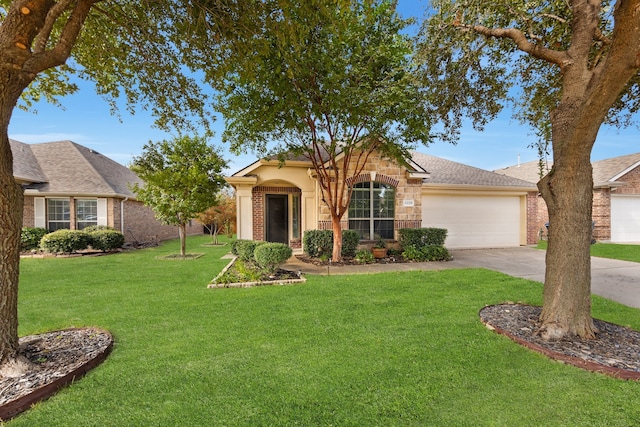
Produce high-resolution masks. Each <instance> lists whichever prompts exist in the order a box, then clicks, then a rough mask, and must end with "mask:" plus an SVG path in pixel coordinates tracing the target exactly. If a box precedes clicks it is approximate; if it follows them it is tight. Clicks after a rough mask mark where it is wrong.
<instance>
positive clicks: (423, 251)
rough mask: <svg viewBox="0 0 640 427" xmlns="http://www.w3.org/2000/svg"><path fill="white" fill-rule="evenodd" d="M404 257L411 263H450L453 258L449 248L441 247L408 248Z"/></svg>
mask: <svg viewBox="0 0 640 427" xmlns="http://www.w3.org/2000/svg"><path fill="white" fill-rule="evenodd" d="M402 256H403V257H404V258H405V259H407V260H409V261H418V262H424V261H448V260H449V259H450V258H451V255H450V254H449V251H448V250H447V248H445V247H444V246H441V245H424V246H422V247H416V246H414V245H409V246H407V247H406V248H405V249H404V251H403V252H402Z"/></svg>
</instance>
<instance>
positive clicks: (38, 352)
mask: <svg viewBox="0 0 640 427" xmlns="http://www.w3.org/2000/svg"><path fill="white" fill-rule="evenodd" d="M112 347H113V337H112V336H111V334H110V333H109V332H108V331H105V330H103V329H97V328H73V329H65V330H62V331H55V332H47V333H43V334H38V335H29V336H25V337H22V338H20V350H19V352H20V354H21V355H22V356H24V357H26V358H27V359H28V360H29V361H30V362H31V368H30V369H29V370H28V372H27V373H25V374H24V375H22V376H20V377H17V378H0V420H1V421H6V420H8V419H10V418H12V417H15V416H16V415H18V414H20V413H21V412H23V411H25V410H27V409H29V408H30V407H31V406H32V405H33V404H34V403H36V402H38V401H40V400H44V399H46V398H48V397H49V396H51V395H52V394H54V393H55V392H56V391H57V390H59V389H60V388H61V387H63V386H65V385H67V384H69V383H71V382H72V381H75V380H77V379H78V378H80V377H82V376H83V375H84V374H86V373H87V372H88V371H89V370H91V369H93V368H94V367H96V366H98V365H99V364H100V363H101V362H102V361H103V360H104V359H106V357H107V356H108V355H109V353H110V352H111V349H112Z"/></svg>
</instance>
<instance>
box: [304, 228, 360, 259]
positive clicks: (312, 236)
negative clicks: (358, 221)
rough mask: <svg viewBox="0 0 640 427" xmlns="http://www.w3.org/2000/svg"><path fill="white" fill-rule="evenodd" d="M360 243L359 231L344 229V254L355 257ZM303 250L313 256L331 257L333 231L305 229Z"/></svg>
mask: <svg viewBox="0 0 640 427" xmlns="http://www.w3.org/2000/svg"><path fill="white" fill-rule="evenodd" d="M359 243H360V235H359V234H358V232H357V231H355V230H342V256H345V257H349V258H351V257H354V256H355V255H356V250H357V249H358V244H359ZM302 250H303V251H304V252H305V253H306V254H307V255H309V256H310V257H313V258H323V257H326V258H327V259H328V258H330V257H331V253H332V250H333V231H332V230H307V231H305V232H304V236H303V237H302Z"/></svg>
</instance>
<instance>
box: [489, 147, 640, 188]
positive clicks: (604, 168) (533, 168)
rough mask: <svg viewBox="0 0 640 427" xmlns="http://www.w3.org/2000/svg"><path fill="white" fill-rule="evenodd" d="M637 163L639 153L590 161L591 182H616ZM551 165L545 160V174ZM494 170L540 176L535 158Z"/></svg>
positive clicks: (530, 177)
mask: <svg viewBox="0 0 640 427" xmlns="http://www.w3.org/2000/svg"><path fill="white" fill-rule="evenodd" d="M639 163H640V153H635V154H627V155H626V156H619V157H612V158H610V159H604V160H598V161H596V162H593V163H591V165H592V167H593V183H594V185H595V186H596V187H597V186H603V185H608V184H611V183H613V182H617V180H616V181H613V179H614V178H616V177H617V176H618V175H619V174H620V173H622V172H624V171H625V170H627V169H629V168H631V167H633V166H638V164H639ZM551 166H553V163H552V162H548V163H547V162H545V165H544V168H543V171H544V173H545V174H546V173H547V172H548V171H549V170H550V169H551ZM494 172H496V173H498V174H502V175H506V176H511V177H515V178H519V179H523V180H525V181H529V182H538V181H539V180H540V178H541V177H540V168H539V162H538V161H537V160H536V161H532V162H527V163H522V164H520V165H515V166H509V167H506V168H504V169H498V170H496V171H494Z"/></svg>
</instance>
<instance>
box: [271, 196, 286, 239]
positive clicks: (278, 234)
mask: <svg viewBox="0 0 640 427" xmlns="http://www.w3.org/2000/svg"><path fill="white" fill-rule="evenodd" d="M288 200H289V198H288V196H287V195H286V194H268V195H267V200H266V202H267V212H266V213H267V218H266V225H267V227H266V230H265V231H266V236H265V237H266V241H267V242H278V243H284V244H289V241H288V240H289V238H288V237H289V215H288V214H289V205H288Z"/></svg>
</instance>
